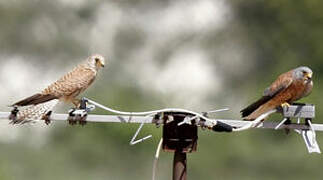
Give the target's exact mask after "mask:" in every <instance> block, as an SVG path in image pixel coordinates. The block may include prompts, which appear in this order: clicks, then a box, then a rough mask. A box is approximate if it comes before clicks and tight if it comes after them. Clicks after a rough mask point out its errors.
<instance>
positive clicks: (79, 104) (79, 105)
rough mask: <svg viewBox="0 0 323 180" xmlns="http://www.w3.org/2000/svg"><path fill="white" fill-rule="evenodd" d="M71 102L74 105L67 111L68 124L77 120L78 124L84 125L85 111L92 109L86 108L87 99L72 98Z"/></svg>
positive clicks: (72, 123)
mask: <svg viewBox="0 0 323 180" xmlns="http://www.w3.org/2000/svg"><path fill="white" fill-rule="evenodd" d="M72 103H73V104H74V105H75V106H76V108H73V109H71V110H70V112H69V117H68V122H69V124H70V125H75V124H77V122H79V124H80V125H82V126H84V125H85V124H86V118H87V113H88V112H89V111H91V109H93V107H92V108H91V107H90V108H87V100H86V99H85V98H82V99H81V100H79V99H74V100H73V101H72Z"/></svg>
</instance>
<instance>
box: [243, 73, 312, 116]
mask: <svg viewBox="0 0 323 180" xmlns="http://www.w3.org/2000/svg"><path fill="white" fill-rule="evenodd" d="M312 75H313V72H312V70H311V69H310V68H308V67H299V68H296V69H293V70H291V71H288V72H286V73H284V74H281V75H280V76H279V77H278V78H277V80H276V81H275V82H273V83H272V84H271V86H270V87H268V88H267V89H266V90H265V92H264V94H263V96H262V98H260V99H259V100H258V101H256V102H255V103H253V104H251V105H249V106H248V107H247V108H245V109H243V110H241V114H242V117H243V118H244V119H245V120H254V119H256V118H257V117H259V116H260V115H262V114H264V113H266V112H268V111H270V110H273V109H275V108H277V107H279V106H282V107H284V106H289V104H291V103H292V102H294V101H297V100H299V99H301V98H303V97H305V96H307V95H309V94H310V93H311V91H312V88H313V81H312Z"/></svg>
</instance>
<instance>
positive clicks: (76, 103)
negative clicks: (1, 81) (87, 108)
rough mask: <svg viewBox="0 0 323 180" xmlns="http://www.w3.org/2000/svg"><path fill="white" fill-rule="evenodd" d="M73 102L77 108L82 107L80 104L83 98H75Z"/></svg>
mask: <svg viewBox="0 0 323 180" xmlns="http://www.w3.org/2000/svg"><path fill="white" fill-rule="evenodd" d="M72 103H73V104H74V106H75V107H76V108H80V106H81V100H80V99H76V98H75V99H73V100H72Z"/></svg>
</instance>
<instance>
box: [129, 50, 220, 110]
mask: <svg viewBox="0 0 323 180" xmlns="http://www.w3.org/2000/svg"><path fill="white" fill-rule="evenodd" d="M140 65H141V66H140ZM139 66H140V67H139ZM126 71H127V72H131V73H132V76H133V77H136V80H137V82H138V85H139V86H140V87H141V88H142V89H143V90H146V91H147V90H148V91H153V92H155V93H156V94H160V95H161V98H163V97H169V98H166V101H167V103H166V102H165V103H166V104H168V105H175V106H178V105H180V106H182V107H187V108H192V107H194V106H195V107H196V106H197V105H198V104H199V105H200V104H201V102H203V101H204V100H205V99H206V98H207V97H208V95H210V94H212V93H217V92H218V91H219V90H221V86H220V85H221V78H220V76H219V74H217V72H216V67H215V66H214V65H213V64H212V63H211V62H210V60H209V58H208V57H207V55H206V54H205V53H204V52H203V51H202V50H192V49H184V50H182V51H179V52H177V53H175V54H174V55H173V56H172V57H170V59H169V61H167V63H166V64H164V65H163V66H161V65H160V64H158V63H156V62H155V61H145V60H141V61H135V62H133V63H130V64H129V65H128V68H127V70H126Z"/></svg>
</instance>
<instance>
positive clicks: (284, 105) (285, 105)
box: [280, 102, 290, 108]
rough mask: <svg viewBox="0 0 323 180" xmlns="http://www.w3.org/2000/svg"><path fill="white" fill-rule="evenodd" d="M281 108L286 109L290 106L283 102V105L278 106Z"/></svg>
mask: <svg viewBox="0 0 323 180" xmlns="http://www.w3.org/2000/svg"><path fill="white" fill-rule="evenodd" d="M280 106H281V107H282V108H284V107H287V108H289V107H290V104H289V103H287V102H284V103H283V104H281V105H280Z"/></svg>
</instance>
